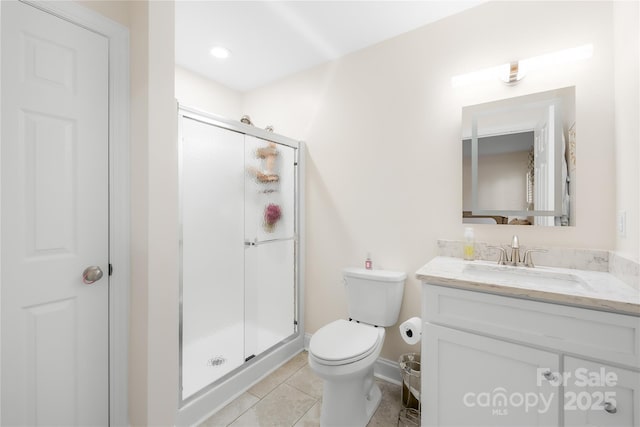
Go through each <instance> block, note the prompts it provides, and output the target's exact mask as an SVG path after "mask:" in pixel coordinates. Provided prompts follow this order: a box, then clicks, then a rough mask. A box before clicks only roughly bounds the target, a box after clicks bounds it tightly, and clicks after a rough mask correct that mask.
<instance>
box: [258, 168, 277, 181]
mask: <svg viewBox="0 0 640 427" xmlns="http://www.w3.org/2000/svg"><path fill="white" fill-rule="evenodd" d="M256 178H258V181H260V182H262V183H265V184H268V183H271V182H278V181H280V176H279V175H278V174H275V173H271V174H270V173H264V172H260V171H257V172H256Z"/></svg>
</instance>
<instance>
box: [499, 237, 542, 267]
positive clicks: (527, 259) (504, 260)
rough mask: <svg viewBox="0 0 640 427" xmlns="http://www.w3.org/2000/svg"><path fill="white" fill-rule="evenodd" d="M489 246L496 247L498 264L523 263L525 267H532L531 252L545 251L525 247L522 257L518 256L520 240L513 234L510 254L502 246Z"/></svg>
mask: <svg viewBox="0 0 640 427" xmlns="http://www.w3.org/2000/svg"><path fill="white" fill-rule="evenodd" d="M489 247H490V248H494V249H498V250H499V251H500V255H499V256H498V261H497V262H498V264H500V265H513V266H518V265H524V266H525V267H529V268H533V267H535V265H534V264H533V258H532V256H531V254H532V253H533V252H547V250H546V249H527V250H526V251H525V252H524V258H523V259H521V258H520V240H519V239H518V236H516V235H514V236H513V238H512V239H511V246H509V247H510V248H511V255H509V254H507V251H506V250H505V248H503V247H502V246H489Z"/></svg>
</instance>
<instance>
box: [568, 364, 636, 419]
mask: <svg viewBox="0 0 640 427" xmlns="http://www.w3.org/2000/svg"><path fill="white" fill-rule="evenodd" d="M564 372H565V374H564V377H565V394H564V420H565V425H566V426H581V427H582V426H607V427H612V426H620V427H622V426H624V427H632V426H640V373H639V372H634V371H630V370H627V369H621V368H615V367H613V366H609V365H606V364H603V363H595V362H589V361H586V360H581V359H576V358H573V357H568V356H565V358H564Z"/></svg>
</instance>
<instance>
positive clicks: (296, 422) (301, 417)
mask: <svg viewBox="0 0 640 427" xmlns="http://www.w3.org/2000/svg"><path fill="white" fill-rule="evenodd" d="M294 388H295V387H294ZM296 390H297V389H296ZM303 393H304V392H303ZM305 394H306V393H305ZM319 401H320V400H319V399H316V400H315V402H313V405H311V407H310V408H309V409H307V411H306V412H305V413H304V414H302V415H301V416H300V418H298V419H297V420H296V421H295V422H294V423H293V424H291V427H295V425H296V424H298V423H299V422H300V420H302V419H303V418H304V417H305V415H307V414H308V413H309V412H310V411H311V410H312V409H313V407H314V406H316V405H317V404H318V402H319Z"/></svg>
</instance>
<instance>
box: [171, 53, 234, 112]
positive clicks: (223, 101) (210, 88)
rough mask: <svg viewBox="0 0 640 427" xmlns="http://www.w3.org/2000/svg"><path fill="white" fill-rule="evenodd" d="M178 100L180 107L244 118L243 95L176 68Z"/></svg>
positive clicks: (178, 67)
mask: <svg viewBox="0 0 640 427" xmlns="http://www.w3.org/2000/svg"><path fill="white" fill-rule="evenodd" d="M175 89H176V99H177V100H178V102H179V103H180V105H184V106H187V107H193V108H197V109H199V110H202V111H206V112H210V113H214V114H218V115H220V116H223V117H228V118H230V119H235V120H240V118H241V117H242V115H243V113H242V108H241V101H242V95H241V94H240V93H239V92H237V91H235V90H233V89H229V88H228V87H226V86H223V85H221V84H219V83H216V82H214V81H212V80H209V79H206V78H204V77H202V76H201V75H199V74H196V73H194V72H192V71H189V70H187V69H185V68H182V67H180V66H176V88H175Z"/></svg>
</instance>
